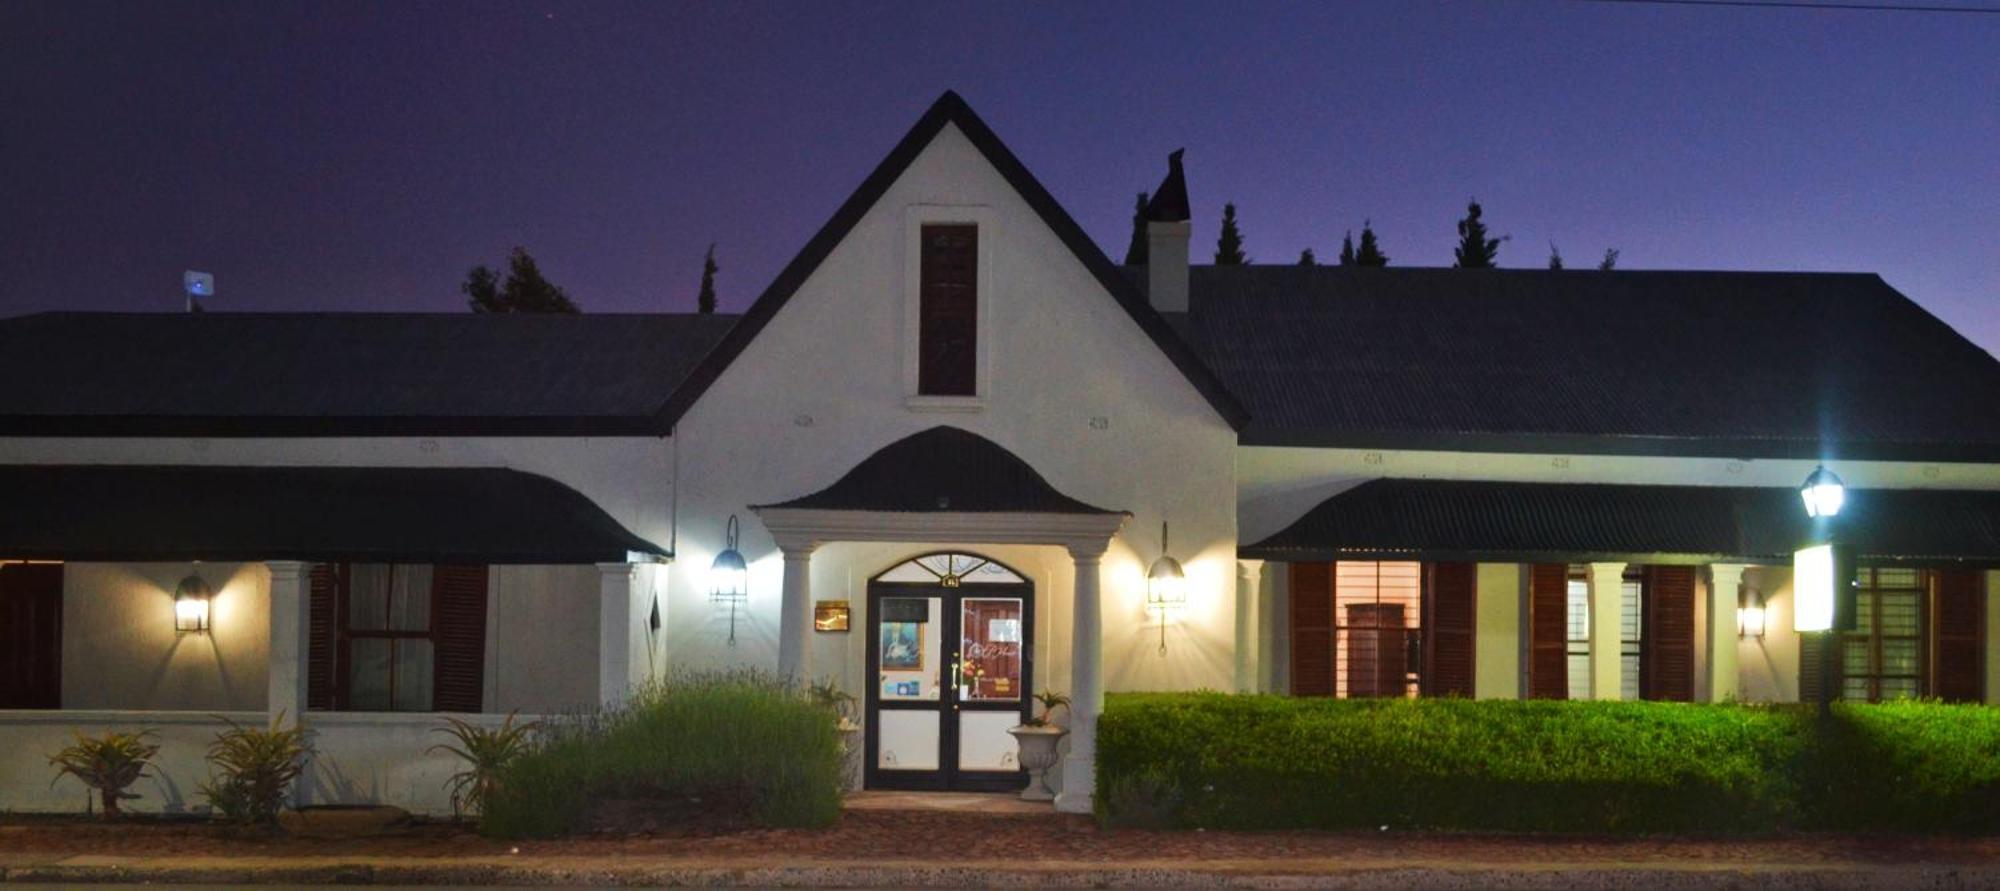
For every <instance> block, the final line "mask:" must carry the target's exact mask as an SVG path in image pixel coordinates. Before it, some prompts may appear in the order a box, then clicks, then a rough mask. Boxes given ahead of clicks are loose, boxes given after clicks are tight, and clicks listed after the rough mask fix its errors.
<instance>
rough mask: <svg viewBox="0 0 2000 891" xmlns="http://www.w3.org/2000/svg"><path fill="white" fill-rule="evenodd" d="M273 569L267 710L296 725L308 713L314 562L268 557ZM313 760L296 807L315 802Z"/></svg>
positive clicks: (295, 791) (295, 787)
mask: <svg viewBox="0 0 2000 891" xmlns="http://www.w3.org/2000/svg"><path fill="white" fill-rule="evenodd" d="M264 567H265V568H266V569H269V570H270V572H271V640H270V644H271V646H270V655H269V659H270V669H269V672H268V674H267V677H268V678H269V681H268V687H267V688H266V692H265V694H264V710H265V711H267V712H269V713H270V716H271V717H272V718H277V717H278V716H280V715H283V716H284V720H285V723H287V724H296V723H298V722H300V721H302V720H304V719H305V716H306V668H307V665H306V661H307V659H308V658H309V652H310V651H309V647H310V646H311V641H310V638H309V634H310V629H311V624H310V621H309V618H308V614H307V610H308V609H309V608H310V604H311V601H312V597H311V594H310V592H309V591H308V590H307V587H308V583H309V581H310V579H311V577H312V575H311V573H312V564H310V563H302V562H300V561H297V560H266V561H265V562H264ZM311 786H312V762H311V758H310V756H308V758H307V759H306V774H305V776H302V777H301V778H300V779H299V780H298V781H297V782H295V783H293V784H292V791H291V804H292V805H293V806H294V807H297V806H301V805H305V804H310V803H311V798H310V796H311V794H312V792H311Z"/></svg>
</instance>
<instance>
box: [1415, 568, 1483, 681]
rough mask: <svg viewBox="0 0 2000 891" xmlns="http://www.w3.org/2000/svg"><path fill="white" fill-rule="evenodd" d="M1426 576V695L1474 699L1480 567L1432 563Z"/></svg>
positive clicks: (1426, 570)
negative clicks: (1474, 650) (1476, 618)
mask: <svg viewBox="0 0 2000 891" xmlns="http://www.w3.org/2000/svg"><path fill="white" fill-rule="evenodd" d="M1424 572H1425V576H1426V580H1427V581H1428V582H1429V583H1430V584H1429V585H1428V587H1427V589H1426V590H1425V591H1424V609H1425V610H1426V611H1427V612H1428V613H1429V615H1428V616H1425V617H1424V635H1425V637H1426V638H1428V642H1427V643H1426V644H1425V646H1424V675H1423V691H1424V695H1426V696H1466V697H1470V696H1471V695H1472V676H1473V645H1474V641H1475V639H1476V632H1475V629H1474V625H1475V621H1476V620H1475V618H1474V612H1475V603H1476V601H1477V597H1476V595H1475V593H1474V588H1475V586H1476V584H1477V582H1476V580H1477V579H1478V576H1479V564H1477V563H1428V564H1425V565H1424Z"/></svg>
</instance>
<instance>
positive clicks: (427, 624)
mask: <svg viewBox="0 0 2000 891" xmlns="http://www.w3.org/2000/svg"><path fill="white" fill-rule="evenodd" d="M389 627H390V628H393V629H395V630H397V631H429V630H430V629H431V567H430V566H429V565H428V564H419V565H414V566H412V565H399V566H397V567H396V571H395V577H394V581H393V583H392V585H391V587H390V592H389Z"/></svg>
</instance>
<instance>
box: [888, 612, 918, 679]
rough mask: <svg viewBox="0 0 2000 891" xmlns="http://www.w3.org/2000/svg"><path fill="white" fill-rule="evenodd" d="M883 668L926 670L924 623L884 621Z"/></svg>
mask: <svg viewBox="0 0 2000 891" xmlns="http://www.w3.org/2000/svg"><path fill="white" fill-rule="evenodd" d="M882 670H883V671H923V670H924V626H923V624H922V623H920V622H883V623H882Z"/></svg>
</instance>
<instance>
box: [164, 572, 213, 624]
mask: <svg viewBox="0 0 2000 891" xmlns="http://www.w3.org/2000/svg"><path fill="white" fill-rule="evenodd" d="M213 596H215V592H214V591H212V590H210V589H209V587H208V583H207V582H204V581H202V580H201V576H199V575H191V576H188V577H187V578H184V579H181V583H180V584H178V585H175V586H174V630H175V631H179V632H182V633H189V632H192V633H196V634H200V633H203V632H206V631H208V601H209V599H210V598H212V597H213Z"/></svg>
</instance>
